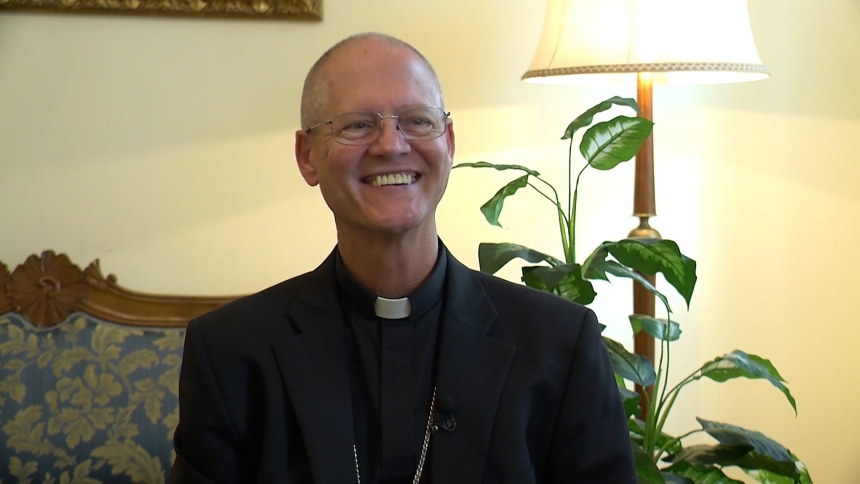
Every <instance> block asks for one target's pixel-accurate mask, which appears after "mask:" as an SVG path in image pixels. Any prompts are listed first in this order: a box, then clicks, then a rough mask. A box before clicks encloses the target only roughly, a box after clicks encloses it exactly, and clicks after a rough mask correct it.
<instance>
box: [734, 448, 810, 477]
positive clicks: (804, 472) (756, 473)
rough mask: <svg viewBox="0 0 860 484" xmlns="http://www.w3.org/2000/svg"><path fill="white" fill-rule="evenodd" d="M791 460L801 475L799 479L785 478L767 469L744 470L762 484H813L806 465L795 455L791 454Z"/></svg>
mask: <svg viewBox="0 0 860 484" xmlns="http://www.w3.org/2000/svg"><path fill="white" fill-rule="evenodd" d="M791 458H792V460H794V465H795V467H796V468H797V471H798V472H799V473H800V477H799V478H791V477H784V476H781V475H779V474H777V473H775V472H771V471H769V470H766V469H744V472H746V473H747V475H749V476H750V477H753V478H755V479H756V480H757V481H758V482H760V483H762V484H796V483H799V484H812V478H811V477H810V476H809V469H807V468H806V464H804V463H803V462H801V461H800V460H799V459H798V458H797V456H796V455H794V454H791Z"/></svg>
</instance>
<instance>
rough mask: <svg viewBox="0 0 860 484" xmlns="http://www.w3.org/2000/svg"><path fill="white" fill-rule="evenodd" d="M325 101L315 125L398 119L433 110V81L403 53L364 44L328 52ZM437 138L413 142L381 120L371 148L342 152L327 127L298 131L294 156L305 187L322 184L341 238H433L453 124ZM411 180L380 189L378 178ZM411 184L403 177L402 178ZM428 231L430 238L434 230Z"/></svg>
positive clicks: (448, 168)
mask: <svg viewBox="0 0 860 484" xmlns="http://www.w3.org/2000/svg"><path fill="white" fill-rule="evenodd" d="M324 68H325V71H324V76H323V79H324V82H328V98H327V99H328V102H327V104H326V106H324V108H323V112H322V113H320V114H321V117H320V119H319V120H317V122H320V121H324V120H327V119H331V118H332V117H334V116H335V115H337V114H340V113H344V112H351V111H373V112H378V113H380V114H382V115H383V116H391V115H396V114H398V113H400V112H401V111H403V110H404V109H405V108H408V107H414V106H438V105H439V102H440V100H439V99H438V98H437V94H436V89H435V86H434V83H433V76H432V75H431V74H430V72H429V71H428V70H427V67H426V66H425V65H424V64H423V63H422V62H421V61H420V60H419V59H417V58H416V56H415V55H414V54H413V53H412V52H410V51H409V50H408V49H406V48H404V47H402V46H398V45H390V44H387V43H384V42H380V41H378V40H374V39H365V40H362V41H359V42H356V43H354V44H352V45H347V46H344V47H342V48H341V49H340V50H338V51H336V52H334V53H333V55H332V57H331V58H330V59H329V61H328V64H327V65H326V66H325V67H324ZM447 123H448V129H447V131H446V132H445V134H444V135H442V136H441V137H439V138H436V139H432V140H424V141H410V140H407V139H406V138H404V137H403V136H402V135H401V134H400V133H399V132H398V131H397V129H396V121H395V120H394V119H385V120H384V122H383V128H382V132H381V133H379V137H378V138H377V139H376V140H375V141H373V143H371V144H369V145H362V146H346V145H342V144H339V143H338V142H336V141H335V140H334V139H333V138H332V134H331V129H330V127H329V125H323V126H320V127H318V128H315V129H314V130H313V131H312V132H311V133H310V134H308V133H305V132H304V131H299V132H297V133H296V158H297V162H298V165H299V170H300V171H301V173H302V176H303V177H304V179H305V181H306V182H307V183H308V184H309V185H311V186H315V185H317V184H319V186H320V191H321V192H322V195H323V198H324V199H325V201H326V203H327V204H328V206H329V208H331V210H332V212H333V213H334V216H335V221H336V223H337V228H338V233H339V237H341V236H349V235H350V234H359V233H364V234H365V235H368V234H372V235H391V236H394V235H406V234H408V233H414V234H421V233H424V234H432V235H433V236H435V229H436V227H435V219H434V217H435V211H436V205H437V204H438V203H439V200H440V199H441V198H442V194H443V193H444V192H445V187H446V186H447V183H448V176H449V174H450V172H451V165H452V161H453V155H454V132H453V126H452V122H451V120H447ZM397 174H400V175H410V176H411V179H412V181H411V183H409V184H405V185H386V186H378V185H377V184H376V183H374V181H375V180H376V179H377V177H379V176H383V175H397ZM407 179H408V177H407ZM431 231H432V232H431Z"/></svg>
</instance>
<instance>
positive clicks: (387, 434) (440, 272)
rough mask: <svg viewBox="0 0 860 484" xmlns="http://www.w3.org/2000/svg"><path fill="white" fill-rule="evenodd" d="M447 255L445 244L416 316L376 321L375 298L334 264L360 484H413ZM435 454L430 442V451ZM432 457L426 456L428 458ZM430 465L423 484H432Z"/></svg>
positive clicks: (417, 301) (415, 305) (416, 297)
mask: <svg viewBox="0 0 860 484" xmlns="http://www.w3.org/2000/svg"><path fill="white" fill-rule="evenodd" d="M446 266H447V253H446V251H445V249H444V247H443V246H442V245H441V243H440V247H439V256H438V258H437V262H436V266H435V267H434V269H433V272H432V273H431V274H430V277H429V278H428V279H427V280H426V281H425V282H424V283H423V284H422V285H421V286H420V287H419V288H418V289H417V290H416V291H415V292H413V293H412V294H410V295H409V296H408V297H409V301H410V302H411V303H412V314H411V315H410V316H409V317H407V318H403V319H383V318H380V317H378V316H376V313H375V310H374V307H375V303H376V297H377V296H376V294H374V293H373V292H372V291H370V290H369V289H367V288H366V287H364V286H363V285H362V284H361V283H359V282H358V281H356V280H355V278H354V277H352V275H351V274H350V273H349V271H348V270H347V269H346V267H344V265H343V262H342V261H341V259H340V254H338V257H337V264H336V274H337V284H338V291H340V296H341V297H340V298H339V299H340V301H342V307H343V313H344V323H345V324H346V326H347V328H348V329H349V330H348V331H347V335H348V336H347V338H346V350H347V358H348V360H347V361H349V375H350V384H351V390H352V410H353V422H354V435H355V447H356V453H357V455H358V465H359V469H360V473H361V483H362V484H365V483H382V484H401V483H411V482H412V479H413V476H414V474H415V470H416V468H417V466H418V460H419V457H420V455H421V447H422V444H423V441H424V434H425V431H426V428H427V418H428V414H429V412H430V402H431V400H432V397H433V388H434V383H435V373H436V372H435V368H436V346H437V341H438V335H439V320H440V317H441V315H442V307H443V302H442V299H443V293H444V285H445V270H446ZM430 447H431V448H432V438H431V446H430ZM428 456H429V450H428ZM429 467H430V466H429V457H428V458H427V460H426V461H425V465H424V472H423V477H422V479H421V481H422V482H430V476H429V473H430V471H429Z"/></svg>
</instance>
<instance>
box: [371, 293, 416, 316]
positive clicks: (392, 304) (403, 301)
mask: <svg viewBox="0 0 860 484" xmlns="http://www.w3.org/2000/svg"><path fill="white" fill-rule="evenodd" d="M375 309H376V315H377V316H379V317H380V318H383V319H403V318H408V317H409V315H411V314H412V303H411V302H409V298H407V297H402V298H400V299H386V298H384V297H377V298H376V305H375Z"/></svg>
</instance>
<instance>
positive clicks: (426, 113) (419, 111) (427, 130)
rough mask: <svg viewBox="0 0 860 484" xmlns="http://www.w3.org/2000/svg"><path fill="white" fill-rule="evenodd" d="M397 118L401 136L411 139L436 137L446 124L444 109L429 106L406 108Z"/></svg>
mask: <svg viewBox="0 0 860 484" xmlns="http://www.w3.org/2000/svg"><path fill="white" fill-rule="evenodd" d="M397 118H398V120H399V122H400V131H401V132H402V133H403V136H405V137H406V138H407V139H412V140H427V139H434V138H438V137H440V136H442V133H444V132H445V127H446V126H447V123H446V122H445V118H446V116H445V111H442V110H441V109H439V108H436V107H431V106H421V107H415V108H409V109H406V110H404V111H403V112H401V113H400V114H399V115H398V116H397Z"/></svg>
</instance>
